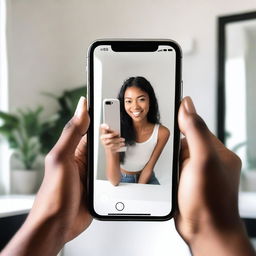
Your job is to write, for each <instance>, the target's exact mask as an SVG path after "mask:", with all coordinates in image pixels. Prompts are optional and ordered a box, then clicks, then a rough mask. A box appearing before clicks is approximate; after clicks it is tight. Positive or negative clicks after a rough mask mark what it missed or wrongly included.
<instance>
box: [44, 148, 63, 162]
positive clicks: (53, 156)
mask: <svg viewBox="0 0 256 256" xmlns="http://www.w3.org/2000/svg"><path fill="white" fill-rule="evenodd" d="M59 159H60V156H59V155H58V154H57V152H56V151H55V150H53V149H52V150H51V151H50V152H49V153H48V154H47V155H46V157H45V160H44V162H45V165H46V166H48V165H55V164H56V163H58V162H59Z"/></svg>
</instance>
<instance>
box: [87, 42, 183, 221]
mask: <svg viewBox="0 0 256 256" xmlns="http://www.w3.org/2000/svg"><path fill="white" fill-rule="evenodd" d="M178 57H179V56H178V55H177V49H175V48H174V47H173V46H172V45H168V44H164V43H163V44H162V45H161V44H160V45H157V47H155V48H154V49H151V50H149V51H147V50H145V51H139V50H136V51H135V50H134V51H133V50H129V51H125V50H116V49H115V48H114V47H112V45H111V44H107V43H106V44H99V45H98V46H96V47H94V49H93V51H92V52H91V53H90V58H91V59H92V62H91V70H90V74H91V76H92V77H93V79H91V81H93V82H90V86H93V95H92V94H91V96H92V100H93V109H94V110H93V164H92V165H93V191H92V192H93V208H94V211H95V213H96V214H97V215H100V216H144V217H147V216H151V217H152V216H157V217H164V216H167V215H169V214H170V212H172V210H173V200H172V199H173V187H172V186H173V184H174V182H173V179H174V178H175V177H176V176H175V175H173V172H174V169H175V168H176V167H174V166H176V164H174V163H173V161H174V155H175V154H174V151H177V148H178V147H177V145H178V144H177V143H176V141H177V136H178V133H177V131H175V129H176V128H175V127H176V123H175V118H176V116H175V115H176V114H177V106H176V105H177V95H178V94H179V92H177V86H176V85H177V77H176V76H177V72H176V71H177V70H176V68H177V65H176V64H177V58H178ZM106 113H107V116H105V115H106ZM107 122H109V123H107ZM103 123H105V124H104V125H102V124H103ZM112 127H120V130H119V131H116V130H117V129H114V128H112ZM176 153H177V152H176ZM176 155H177V154H176ZM175 161H176V162H177V159H176V160H175ZM175 172H177V170H175Z"/></svg>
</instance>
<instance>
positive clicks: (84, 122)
mask: <svg viewBox="0 0 256 256" xmlns="http://www.w3.org/2000/svg"><path fill="white" fill-rule="evenodd" d="M86 105H87V101H86V99H85V97H81V98H80V100H79V102H78V104H77V108H76V111H75V114H74V116H73V117H72V119H71V120H70V121H69V122H68V123H67V124H66V126H65V127H64V129H63V131H62V134H61V136H60V138H59V140H58V141H57V143H56V144H55V146H54V148H53V149H52V150H53V151H54V152H55V154H56V155H57V156H58V155H61V156H66V155H71V154H74V152H75V150H76V148H77V146H78V144H79V142H80V140H81V138H82V137H83V136H84V134H85V133H86V132H87V129H88V126H89V123H90V118H89V115H88V112H87V106H86Z"/></svg>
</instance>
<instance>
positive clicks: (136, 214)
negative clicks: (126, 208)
mask: <svg viewBox="0 0 256 256" xmlns="http://www.w3.org/2000/svg"><path fill="white" fill-rule="evenodd" d="M108 215H124V216H125V215H126V216H150V215H151V214H150V213H108Z"/></svg>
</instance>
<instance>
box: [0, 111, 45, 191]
mask: <svg viewBox="0 0 256 256" xmlns="http://www.w3.org/2000/svg"><path fill="white" fill-rule="evenodd" d="M42 110H43V108H42V107H38V108H37V109H35V110H31V109H26V110H18V112H17V114H9V113H5V112H1V111H0V120H1V123H2V124H1V126H0V134H1V135H2V136H3V137H5V138H6V139H7V140H8V142H9V146H10V148H11V149H12V151H13V154H12V156H13V157H14V158H15V159H16V160H17V161H18V163H19V164H20V168H19V169H16V170H12V173H11V186H12V188H13V189H12V190H13V192H14V193H19V194H32V193H35V192H36V189H37V186H38V170H35V168H34V165H35V161H36V160H37V157H38V156H39V155H40V153H41V143H40V134H41V133H42V129H41V128H42V125H41V122H40V121H39V116H40V113H41V112H42Z"/></svg>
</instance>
